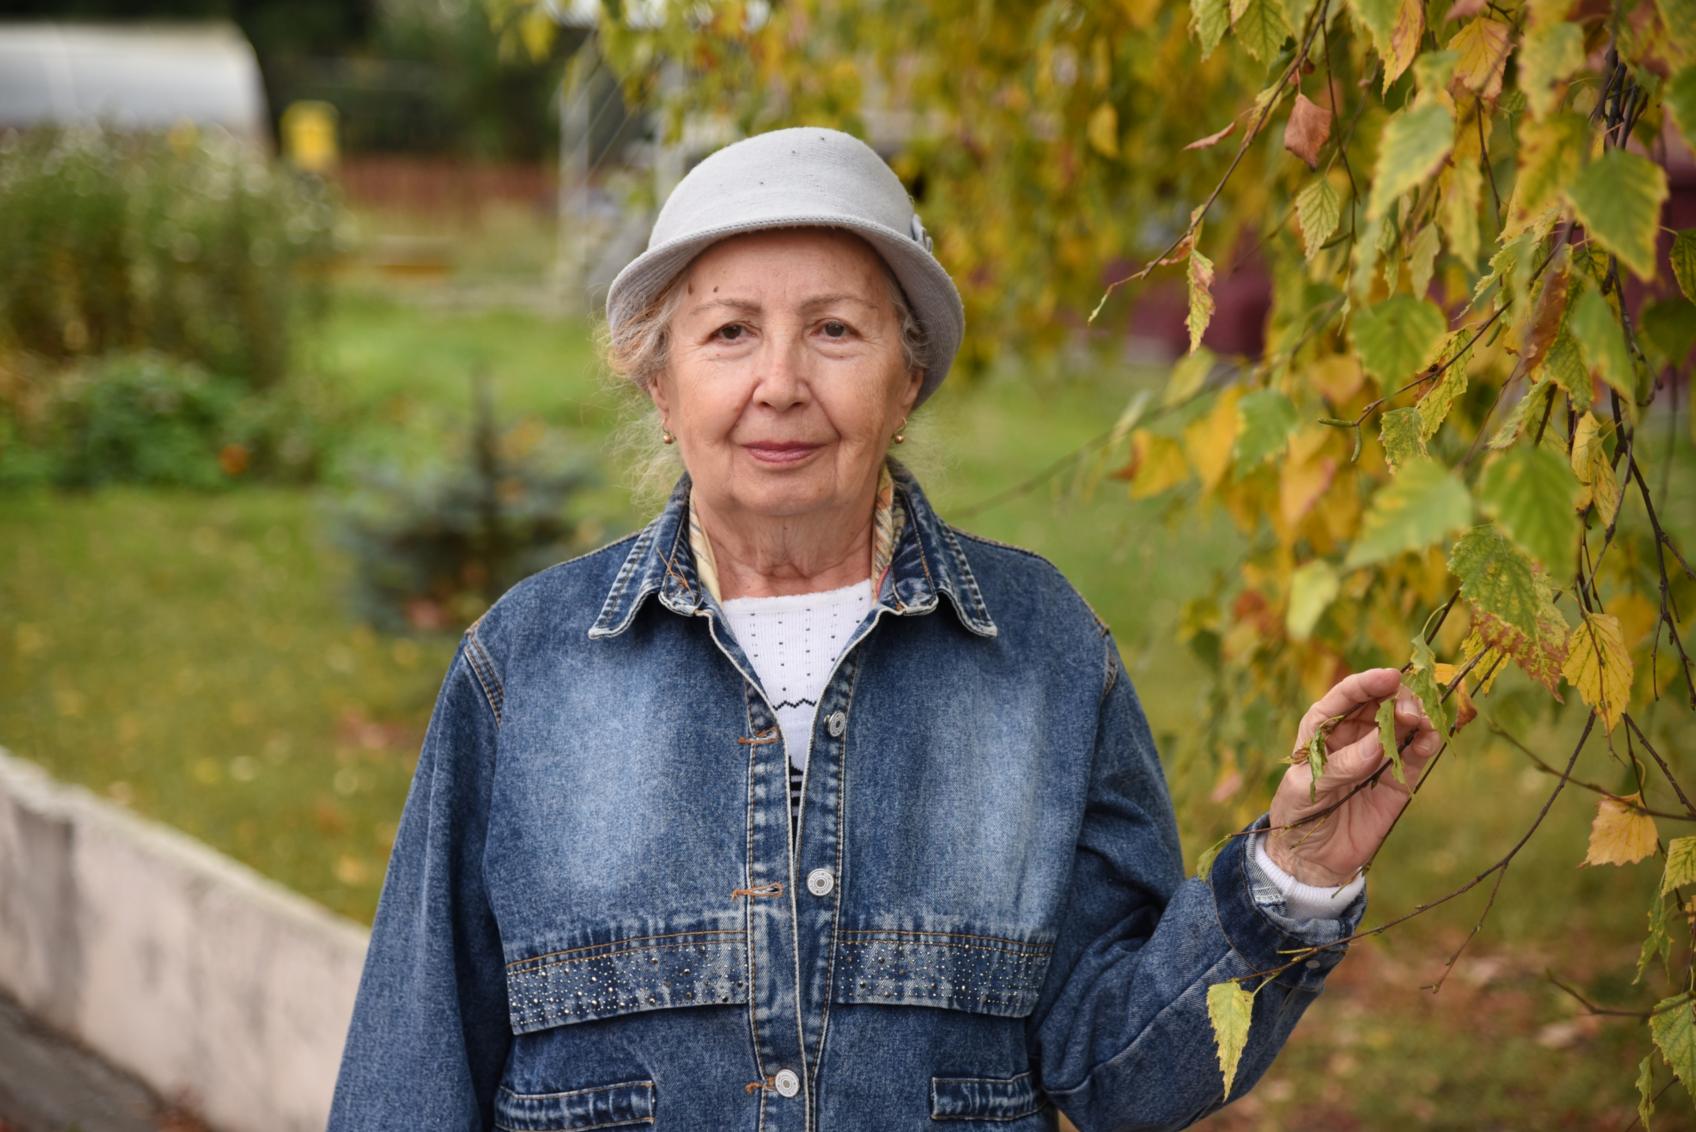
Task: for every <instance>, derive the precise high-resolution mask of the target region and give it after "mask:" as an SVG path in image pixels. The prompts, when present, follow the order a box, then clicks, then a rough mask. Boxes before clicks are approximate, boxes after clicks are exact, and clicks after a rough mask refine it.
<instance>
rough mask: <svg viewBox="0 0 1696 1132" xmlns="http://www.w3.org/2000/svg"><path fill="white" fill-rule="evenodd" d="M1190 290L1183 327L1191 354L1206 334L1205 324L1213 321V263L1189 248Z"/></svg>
mask: <svg viewBox="0 0 1696 1132" xmlns="http://www.w3.org/2000/svg"><path fill="white" fill-rule="evenodd" d="M1187 274H1188V278H1189V290H1190V311H1189V318H1188V319H1186V320H1185V325H1187V326H1188V327H1189V331H1190V350H1191V352H1192V353H1193V352H1194V350H1195V348H1196V347H1197V346H1200V345H1201V336H1202V335H1203V334H1205V333H1206V332H1207V324H1208V323H1210V322H1212V321H1213V261H1212V260H1210V259H1208V258H1207V257H1206V256H1204V255H1202V254H1201V249H1200V248H1197V247H1194V246H1193V245H1192V246H1191V248H1190V263H1189V270H1188V273H1187Z"/></svg>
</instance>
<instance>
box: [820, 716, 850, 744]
mask: <svg viewBox="0 0 1696 1132" xmlns="http://www.w3.org/2000/svg"><path fill="white" fill-rule="evenodd" d="M824 724H825V726H826V727H827V728H829V729H830V737H831V738H832V739H840V738H842V733H843V732H844V731H846V730H848V716H847V715H846V714H844V713H843V712H840V711H833V712H831V713H830V718H829V719H826V720H825V721H824Z"/></svg>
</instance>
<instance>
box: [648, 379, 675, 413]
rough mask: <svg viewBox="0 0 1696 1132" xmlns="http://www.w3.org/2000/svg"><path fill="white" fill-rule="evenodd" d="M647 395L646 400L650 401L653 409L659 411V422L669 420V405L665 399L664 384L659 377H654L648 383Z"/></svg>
mask: <svg viewBox="0 0 1696 1132" xmlns="http://www.w3.org/2000/svg"><path fill="white" fill-rule="evenodd" d="M647 394H648V400H650V401H652V402H653V403H654V408H656V409H658V410H659V414H660V420H662V421H665V420H668V419H670V417H671V405H670V403H669V399H668V398H667V397H666V392H665V383H664V381H663V380H661V378H660V377H658V376H656V377H654V378H653V380H651V381H649V382H648V388H647Z"/></svg>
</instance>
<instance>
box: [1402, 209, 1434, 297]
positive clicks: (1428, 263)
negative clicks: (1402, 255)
mask: <svg viewBox="0 0 1696 1132" xmlns="http://www.w3.org/2000/svg"><path fill="white" fill-rule="evenodd" d="M1441 244H1442V241H1441V240H1439V239H1438V238H1437V225H1435V224H1427V225H1426V226H1425V227H1423V228H1421V229H1420V230H1419V235H1417V236H1415V237H1414V238H1413V243H1412V244H1410V245H1408V249H1407V273H1408V279H1409V281H1410V282H1411V283H1412V284H1413V293H1414V296H1415V297H1416V298H1421V299H1422V298H1424V297H1425V292H1426V291H1428V290H1430V289H1431V275H1432V273H1433V272H1434V271H1435V269H1436V266H1437V252H1438V250H1439V249H1440V247H1441Z"/></svg>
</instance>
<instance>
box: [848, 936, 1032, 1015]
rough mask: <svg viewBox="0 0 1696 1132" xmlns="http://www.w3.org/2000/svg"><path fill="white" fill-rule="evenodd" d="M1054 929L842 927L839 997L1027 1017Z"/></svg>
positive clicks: (850, 1000)
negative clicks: (1041, 930)
mask: <svg viewBox="0 0 1696 1132" xmlns="http://www.w3.org/2000/svg"><path fill="white" fill-rule="evenodd" d="M1053 954H1054V937H1053V934H1052V933H1048V934H1042V933H1033V932H1028V931H1022V930H1018V929H1009V928H993V927H990V928H986V927H984V926H983V925H978V924H964V923H951V924H943V923H940V922H926V923H924V924H913V925H909V924H901V925H893V924H890V925H878V926H873V925H865V926H856V927H851V928H844V929H842V930H840V931H839V932H838V933H837V958H836V967H835V974H834V977H833V982H834V987H833V991H832V997H833V998H834V999H835V1000H836V1001H837V1002H879V1003H887V1004H891V1005H898V1006H937V1007H944V1008H947V1009H952V1010H968V1011H971V1012H973V1013H977V1014H999V1015H1004V1016H1008V1017H1015V1018H1016V1017H1022V1016H1023V1015H1026V1014H1029V1013H1030V1012H1031V1011H1032V1010H1035V1009H1036V1003H1037V998H1038V997H1039V995H1040V994H1041V992H1042V983H1043V979H1044V977H1045V976H1046V975H1047V973H1048V962H1049V959H1050V958H1051V957H1052V956H1053Z"/></svg>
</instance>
